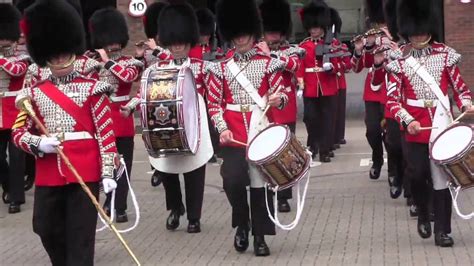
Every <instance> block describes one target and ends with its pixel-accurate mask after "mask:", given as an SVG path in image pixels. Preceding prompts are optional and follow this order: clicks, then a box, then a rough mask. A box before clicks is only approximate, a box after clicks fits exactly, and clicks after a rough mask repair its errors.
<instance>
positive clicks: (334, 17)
mask: <svg viewBox="0 0 474 266" xmlns="http://www.w3.org/2000/svg"><path fill="white" fill-rule="evenodd" d="M329 12H330V13H331V25H334V28H335V33H336V34H339V33H341V28H342V19H341V16H340V15H339V12H338V11H337V10H336V9H335V8H332V7H331V8H330V9H329Z"/></svg>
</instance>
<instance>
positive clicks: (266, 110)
mask: <svg viewBox="0 0 474 266" xmlns="http://www.w3.org/2000/svg"><path fill="white" fill-rule="evenodd" d="M281 89H283V86H282V85H280V87H278V89H277V90H276V91H275V92H274V93H273V94H277V93H279V92H280V91H281ZM270 107H271V106H270V105H269V104H267V106H266V107H265V110H263V114H262V116H261V117H260V119H259V120H258V124H257V125H260V124H261V123H262V121H263V118H265V115H266V114H267V112H268V110H270Z"/></svg>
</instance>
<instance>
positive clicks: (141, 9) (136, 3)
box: [128, 0, 147, 17]
mask: <svg viewBox="0 0 474 266" xmlns="http://www.w3.org/2000/svg"><path fill="white" fill-rule="evenodd" d="M146 8H147V4H146V1H145V0H130V3H129V4H128V14H129V15H130V16H132V17H141V16H143V15H144V14H145V11H146Z"/></svg>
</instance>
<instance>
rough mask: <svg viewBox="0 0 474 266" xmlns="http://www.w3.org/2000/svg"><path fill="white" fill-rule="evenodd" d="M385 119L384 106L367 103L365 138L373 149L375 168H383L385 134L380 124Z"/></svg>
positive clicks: (376, 103)
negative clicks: (383, 134)
mask: <svg viewBox="0 0 474 266" xmlns="http://www.w3.org/2000/svg"><path fill="white" fill-rule="evenodd" d="M383 118H384V105H383V104H381V103H379V102H365V126H366V133H365V136H366V137H367V141H368V142H369V145H370V147H371V148H372V162H373V165H374V167H381V166H382V165H383V136H382V133H383V132H382V126H381V124H380V123H381V122H382V120H383Z"/></svg>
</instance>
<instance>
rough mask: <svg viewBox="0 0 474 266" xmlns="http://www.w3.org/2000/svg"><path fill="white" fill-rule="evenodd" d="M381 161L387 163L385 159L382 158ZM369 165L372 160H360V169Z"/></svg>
mask: <svg viewBox="0 0 474 266" xmlns="http://www.w3.org/2000/svg"><path fill="white" fill-rule="evenodd" d="M383 161H384V162H385V163H387V158H384V159H383ZM370 164H372V159H371V158H363V159H360V167H367V166H369V165H370Z"/></svg>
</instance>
